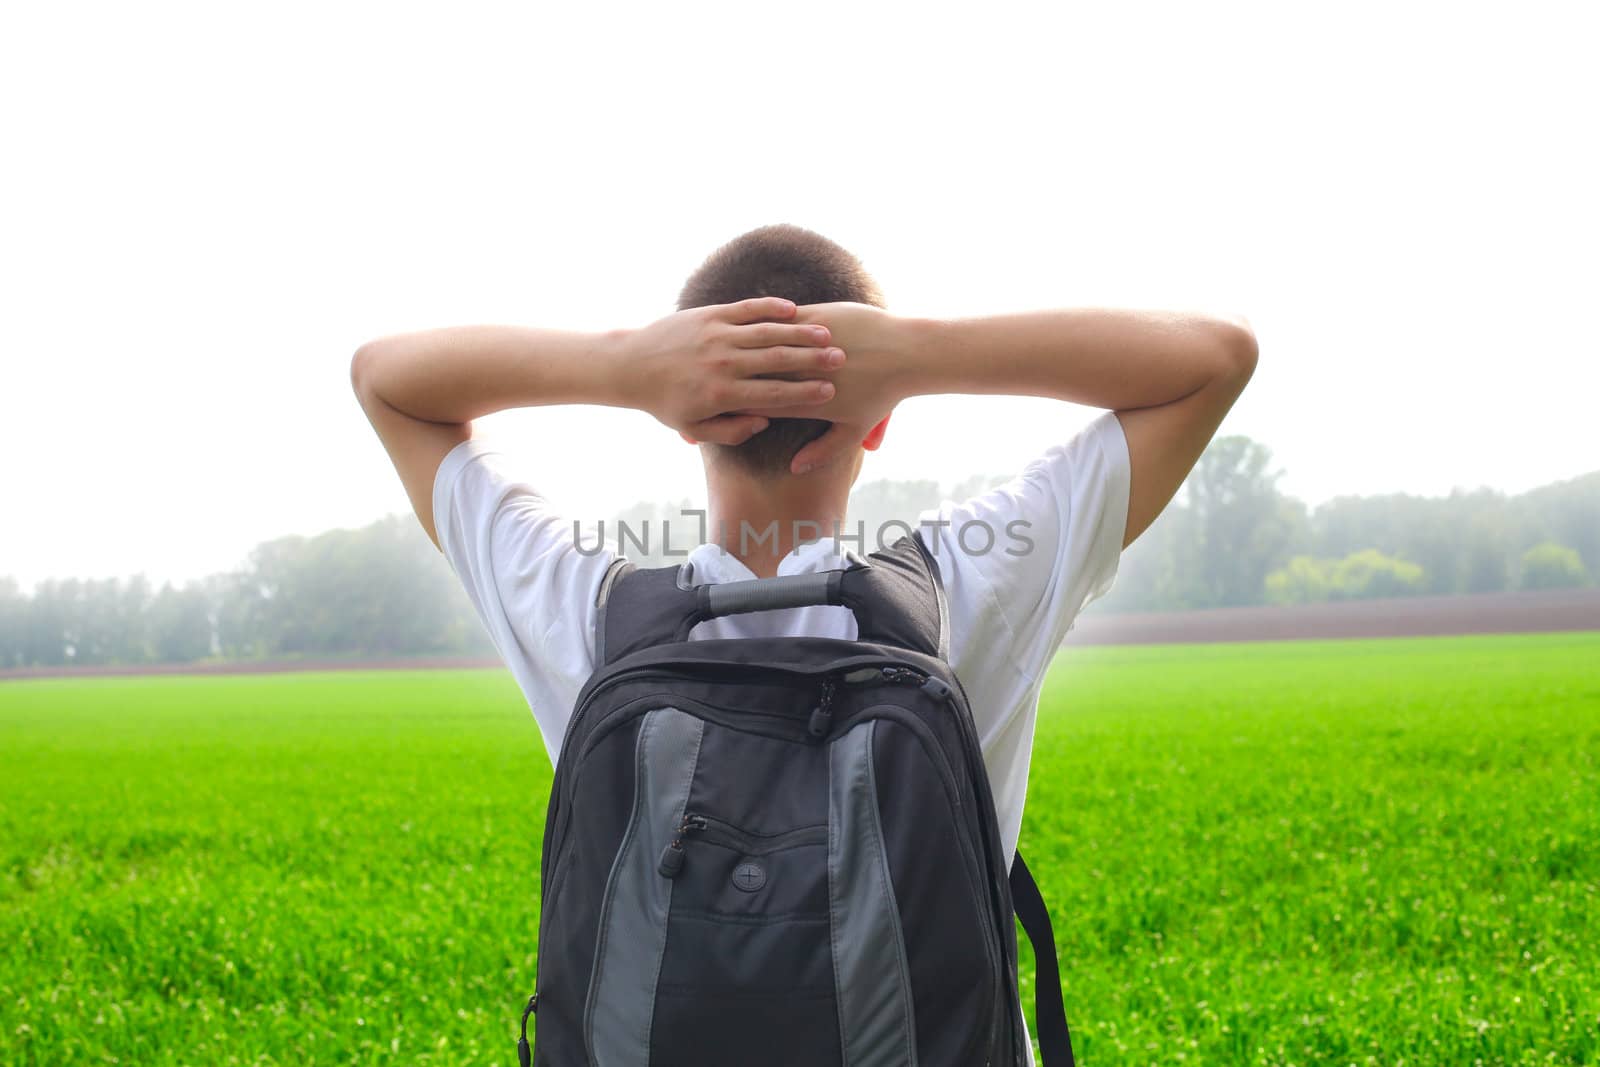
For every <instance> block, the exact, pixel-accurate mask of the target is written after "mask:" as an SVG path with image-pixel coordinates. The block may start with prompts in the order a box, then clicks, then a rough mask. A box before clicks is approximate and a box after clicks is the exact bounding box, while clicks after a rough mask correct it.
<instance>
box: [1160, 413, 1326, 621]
mask: <svg viewBox="0 0 1600 1067" xmlns="http://www.w3.org/2000/svg"><path fill="white" fill-rule="evenodd" d="M1271 464H1272V452H1271V450H1270V449H1268V448H1267V447H1266V446H1265V445H1262V444H1259V443H1258V442H1256V441H1252V440H1251V439H1250V438H1248V437H1242V436H1238V435H1234V436H1228V437H1219V438H1217V439H1216V440H1214V441H1213V442H1212V443H1211V445H1210V446H1209V447H1207V449H1206V450H1205V452H1204V453H1203V454H1202V455H1201V457H1200V460H1199V462H1197V463H1196V464H1195V466H1194V470H1193V471H1191V472H1190V474H1189V477H1188V479H1187V480H1186V481H1185V482H1184V491H1185V495H1184V497H1183V505H1184V508H1185V509H1186V511H1187V512H1188V518H1187V520H1186V521H1184V522H1183V523H1181V524H1180V525H1181V526H1182V527H1183V529H1182V530H1181V533H1180V536H1179V537H1178V538H1176V539H1175V541H1174V543H1173V548H1174V550H1175V551H1176V553H1177V557H1176V560H1175V562H1174V567H1173V575H1174V578H1175V579H1176V581H1177V582H1178V583H1179V585H1178V587H1177V589H1176V590H1175V592H1176V593H1177V597H1176V599H1177V600H1178V601H1179V602H1180V603H1181V604H1182V605H1183V606H1185V607H1195V608H1203V607H1222V606H1226V605H1232V604H1255V603H1259V602H1260V600H1261V596H1262V588H1263V583H1264V582H1265V580H1266V576H1267V574H1268V573H1270V572H1271V571H1272V570H1273V569H1274V568H1276V567H1278V566H1280V565H1282V563H1283V562H1284V561H1285V560H1286V559H1287V558H1288V555H1289V551H1290V549H1291V548H1292V546H1293V545H1294V544H1295V542H1296V541H1297V539H1298V537H1297V535H1298V533H1299V530H1300V528H1302V527H1303V526H1304V523H1305V508H1304V505H1302V504H1301V503H1300V502H1299V501H1298V500H1293V499H1292V498H1288V497H1285V496H1284V494H1283V493H1281V492H1279V491H1278V487H1277V483H1278V479H1279V478H1281V477H1282V472H1281V471H1277V470H1272V469H1271Z"/></svg>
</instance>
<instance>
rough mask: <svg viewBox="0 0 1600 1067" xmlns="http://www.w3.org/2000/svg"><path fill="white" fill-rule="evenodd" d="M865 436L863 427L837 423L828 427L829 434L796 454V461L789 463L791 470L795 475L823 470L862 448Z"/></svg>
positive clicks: (810, 443) (808, 444)
mask: <svg viewBox="0 0 1600 1067" xmlns="http://www.w3.org/2000/svg"><path fill="white" fill-rule="evenodd" d="M863 436H865V435H864V434H863V432H862V430H861V427H859V426H851V425H849V424H848V423H843V422H836V423H834V424H833V425H832V426H830V427H828V432H827V433H825V434H823V435H822V436H821V437H819V438H817V439H816V440H815V441H811V442H809V443H807V444H806V446H805V447H804V448H802V449H800V451H798V452H796V453H795V454H794V459H792V460H790V461H789V470H790V471H791V472H792V473H794V474H810V473H811V472H812V471H818V470H821V469H822V468H824V467H826V466H828V465H829V464H832V463H835V462H837V461H839V460H841V459H843V458H844V457H846V456H848V455H849V454H850V451H851V449H854V448H858V447H860V445H861V439H862V437H863Z"/></svg>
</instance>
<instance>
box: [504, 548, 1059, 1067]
mask: <svg viewBox="0 0 1600 1067" xmlns="http://www.w3.org/2000/svg"><path fill="white" fill-rule="evenodd" d="M690 578H691V576H690V575H689V574H688V573H687V568H686V567H679V566H667V567H658V568H639V567H636V566H634V565H633V564H632V563H630V562H628V561H626V560H618V561H617V562H616V563H615V564H614V565H613V566H612V568H611V569H610V570H609V571H607V573H606V576H605V579H604V581H603V582H602V585H601V590H600V595H599V598H598V601H597V604H598V607H599V616H598V622H597V625H596V656H595V662H596V665H597V666H596V670H595V673H594V674H593V676H592V677H591V678H590V679H589V680H588V682H587V683H586V684H585V685H584V687H583V689H582V690H581V691H580V693H579V695H578V698H577V702H576V704H575V706H574V709H573V714H572V718H571V721H570V723H569V724H568V726H567V730H566V734H565V737H564V740H563V742H562V746H561V750H560V758H559V760H558V762H557V766H556V770H555V776H554V779H553V781H552V784H551V790H550V802H549V807H548V809H547V812H546V818H545V832H544V842H543V847H542V853H541V857H540V875H541V877H540V921H539V942H538V959H537V964H536V970H535V992H534V994H533V996H532V998H530V1000H529V1001H528V1004H527V1007H526V1009H525V1010H524V1011H523V1013H522V1038H521V1040H520V1041H519V1042H518V1048H517V1052H518V1058H519V1061H520V1062H521V1064H522V1065H523V1067H530V1064H536V1065H537V1067H579V1065H590V1067H645V1065H647V1064H648V1065H655V1067H661V1065H666V1067H750V1065H753V1064H761V1065H765V1067H789V1065H794V1067H799V1065H804V1067H823V1065H840V1067H905V1065H918V1067H978V1065H990V1067H1001V1065H1005V1067H1026V1064H1027V1063H1028V1062H1029V1059H1030V1053H1029V1050H1028V1049H1027V1048H1026V1038H1025V1036H1024V1035H1025V1030H1024V1026H1023V1021H1022V1008H1021V1001H1020V998H1019V995H1018V989H1017V944H1016V926H1015V923H1014V920H1013V916H1014V915H1015V916H1016V917H1018V918H1020V919H1021V920H1022V923H1023V927H1024V930H1025V931H1026V932H1027V934H1028V937H1029V939H1030V941H1032V943H1033V945H1034V947H1035V951H1036V953H1037V956H1038V960H1039V982H1038V991H1037V1002H1038V1008H1039V1013H1038V1014H1039V1019H1038V1034H1039V1038H1040V1042H1041V1048H1042V1050H1043V1054H1044V1063H1045V1064H1046V1067H1071V1065H1072V1063H1073V1058H1072V1047H1071V1043H1070V1037H1069V1035H1068V1033H1067V1026H1066V1020H1065V1017H1064V1015H1063V1012H1062V1005H1061V990H1060V977H1059V973H1058V971H1057V968H1056V961H1055V942H1054V940H1053V937H1052V934H1051V930H1050V919H1049V915H1048V913H1047V912H1046V910H1045V907H1044V902H1043V900H1042V898H1041V897H1040V895H1039V891H1038V888H1037V886H1036V885H1035V884H1034V882H1033V879H1032V877H1031V876H1030V875H1029V873H1028V869H1027V866H1026V864H1024V863H1023V862H1022V858H1021V856H1020V855H1019V856H1018V857H1017V859H1016V863H1015V864H1014V865H1013V866H1012V867H1011V868H1010V870H1009V871H1008V869H1007V863H1006V857H1004V856H1002V855H1001V840H1000V832H999V827H998V823H997V822H996V818H995V809H994V801H993V798H992V796H991V794H990V789H989V782H988V776H987V773H986V771H985V769H984V763H983V758H982V754H981V752H980V751H979V746H978V737H977V731H976V729H975V727H974V725H973V720H972V715H971V711H970V709H969V707H968V705H967V697H966V693H965V692H964V691H963V690H962V688H961V683H960V682H959V681H958V680H957V679H956V677H955V675H954V673H953V672H952V671H951V668H950V665H949V663H948V662H947V657H948V646H947V633H946V631H947V630H948V628H949V626H948V617H947V611H946V607H945V600H944V591H943V587H942V585H941V583H940V579H939V571H938V566H937V563H936V561H935V560H934V559H933V557H932V555H931V553H929V551H928V550H927V548H926V546H925V545H924V544H923V542H922V539H921V538H920V537H918V536H916V535H912V536H909V537H902V538H901V539H900V540H899V541H897V542H896V543H895V544H894V545H893V546H892V547H890V548H888V549H883V550H880V551H878V552H874V553H872V554H871V555H870V556H867V557H865V559H863V558H861V557H859V556H852V557H851V558H850V560H849V563H848V565H847V566H846V567H844V568H843V569H840V570H831V571H822V572H816V573H809V574H796V575H785V576H781V577H777V578H765V579H756V580H751V581H742V582H729V583H721V584H703V585H692V584H690ZM823 604H832V605H843V606H846V607H848V608H850V609H851V610H852V612H853V613H854V615H855V618H856V621H857V625H858V630H859V637H858V638H857V639H856V640H854V641H847V640H840V639H835V638H819V637H793V638H780V639H717V640H695V641H690V640H688V635H689V631H690V630H691V629H692V628H693V627H694V626H695V625H696V624H697V623H699V622H701V621H703V620H705V619H711V618H717V617H721V616H726V615H734V614H739V613H743V612H754V611H768V610H775V609H779V608H790V607H802V606H807V605H823ZM530 1015H533V1016H534V1021H535V1037H536V1041H535V1046H534V1050H530V1046H529V1043H528V1020H529V1016H530Z"/></svg>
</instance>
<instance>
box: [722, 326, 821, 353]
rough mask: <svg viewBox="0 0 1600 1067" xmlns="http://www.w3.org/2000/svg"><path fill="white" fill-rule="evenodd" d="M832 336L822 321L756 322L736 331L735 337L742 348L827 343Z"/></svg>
mask: <svg viewBox="0 0 1600 1067" xmlns="http://www.w3.org/2000/svg"><path fill="white" fill-rule="evenodd" d="M832 336H833V335H832V334H831V333H830V332H829V330H828V328H827V327H826V326H824V325H822V324H821V323H792V322H755V323H751V324H750V325H748V326H742V327H740V328H739V329H738V330H736V331H734V339H735V341H736V342H737V343H738V345H739V347H740V348H770V347H772V346H773V345H826V344H827V343H828V341H829V340H830V339H831V338H832Z"/></svg>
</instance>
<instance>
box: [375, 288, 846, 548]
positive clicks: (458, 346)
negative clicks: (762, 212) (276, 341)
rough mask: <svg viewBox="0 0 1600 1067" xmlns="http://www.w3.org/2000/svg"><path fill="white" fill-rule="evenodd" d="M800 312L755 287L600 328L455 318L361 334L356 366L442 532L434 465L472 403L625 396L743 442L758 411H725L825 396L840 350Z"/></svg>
mask: <svg viewBox="0 0 1600 1067" xmlns="http://www.w3.org/2000/svg"><path fill="white" fill-rule="evenodd" d="M794 318H795V306H794V304H792V303H790V302H789V301H787V300H780V299H777V298H774V297H758V298H755V299H751V300H741V301H738V302H736V303H732V304H719V305H715V306H712V307H703V308H692V309H690V310H687V311H680V312H677V313H675V314H672V315H668V316H667V317H665V318H663V319H660V320H658V321H656V322H654V323H651V324H650V325H649V326H645V327H642V328H640V329H620V330H608V331H605V332H603V333H593V332H586V331H578V330H552V329H540V328H536V327H531V326H450V327H446V328H444V329H438V330H421V331H418V332H415V333H405V334H397V335H394V336H391V337H382V338H378V339H377V340H374V341H369V342H367V343H366V344H364V345H362V346H361V348H360V349H359V350H358V351H357V352H356V354H355V357H354V358H353V359H352V360H351V362H350V378H351V383H352V385H353V386H354V388H355V391H356V396H357V397H358V398H359V399H360V401H361V406H362V408H363V410H365V411H366V413H367V417H368V418H369V419H371V420H372V426H373V428H374V429H375V430H377V432H378V437H379V439H380V440H381V441H382V442H383V446H384V448H385V449H386V450H387V451H388V453H389V457H390V459H392V460H393V461H394V465H395V470H396V471H397V472H398V473H399V475H400V480H401V482H402V483H403V484H404V485H405V488H406V493H407V494H408V495H409V496H410V498H411V504H412V507H413V508H414V509H415V510H416V513H417V518H418V520H419V521H420V522H421V523H422V528H423V529H424V530H426V531H427V532H428V536H429V537H432V538H434V540H435V543H436V544H437V543H438V540H437V530H436V529H435V527H434V522H433V479H434V475H435V473H436V472H437V471H438V469H439V461H440V460H442V459H443V458H444V456H445V455H446V453H448V452H449V451H450V449H451V448H453V447H455V445H457V444H459V443H460V442H462V441H465V440H467V439H468V438H470V437H471V436H472V420H473V419H476V418H478V417H480V416H483V415H488V414H491V413H492V412H496V411H503V410H505V409H506V408H515V407H532V406H537V405H542V404H605V405H611V406H614V407H633V408H638V409H640V410H642V411H648V412H649V413H650V414H652V415H654V416H655V417H656V418H658V419H660V420H661V421H662V422H664V423H666V424H667V425H668V426H671V427H672V428H673V429H675V430H678V431H680V432H682V433H684V434H685V435H687V436H689V437H691V438H693V439H695V440H697V441H712V442H715V443H717V444H725V445H737V444H740V443H742V442H744V441H745V440H747V439H748V438H749V437H750V436H751V435H752V434H755V433H759V432H760V431H761V430H762V429H763V428H765V426H766V417H764V416H757V415H750V414H730V413H734V412H738V411H739V409H741V408H753V407H757V406H759V407H761V408H763V409H769V410H772V411H776V412H778V413H780V414H782V415H787V416H791V417H799V416H804V415H806V414H809V413H810V412H811V411H812V410H814V409H816V408H817V407H818V406H819V405H821V404H823V403H824V402H826V401H827V400H828V399H829V398H831V397H832V396H833V388H834V387H833V385H832V384H831V383H830V382H828V381H826V380H824V379H826V378H827V377H828V376H829V375H830V374H831V372H832V371H834V370H837V369H838V368H839V367H840V366H841V365H842V363H843V359H844V356H843V353H842V352H839V353H837V354H835V353H834V352H832V351H830V350H831V349H833V347H834V346H832V345H830V343H829V342H830V340H831V336H830V333H829V331H828V329H827V328H826V327H821V328H819V327H817V326H816V325H814V324H806V323H798V322H794V321H792V320H793V319H794ZM769 320H771V321H769Z"/></svg>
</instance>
